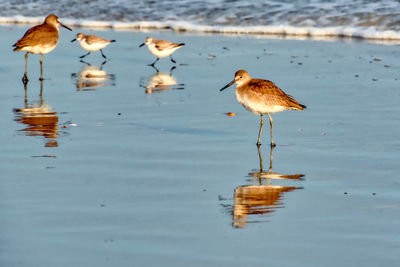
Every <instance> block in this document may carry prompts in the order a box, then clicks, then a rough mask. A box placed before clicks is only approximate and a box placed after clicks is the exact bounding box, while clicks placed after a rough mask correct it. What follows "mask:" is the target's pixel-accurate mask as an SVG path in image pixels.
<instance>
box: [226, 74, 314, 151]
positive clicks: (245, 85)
mask: <svg viewBox="0 0 400 267" xmlns="http://www.w3.org/2000/svg"><path fill="white" fill-rule="evenodd" d="M234 83H235V84H236V98H237V100H238V102H239V103H240V104H242V105H243V107H245V108H246V109H247V110H248V111H250V112H252V113H254V114H258V115H260V116H261V123H260V130H259V133H258V141H257V145H258V146H260V145H261V142H260V138H261V132H262V128H263V125H264V119H263V115H264V114H267V115H268V117H269V122H270V125H271V146H275V143H274V139H273V121H272V118H271V115H270V114H272V113H276V112H280V111H284V110H290V109H291V110H300V111H301V110H303V109H305V108H306V106H304V105H302V104H300V103H299V102H297V101H296V100H295V99H294V98H293V97H292V96H291V95H288V94H286V93H285V92H283V91H282V90H281V89H280V88H279V87H278V86H276V85H275V84H274V83H273V82H271V81H268V80H262V79H252V78H251V77H250V75H249V73H248V72H247V71H245V70H239V71H237V72H236V73H235V79H234V80H233V81H232V82H230V83H228V84H227V85H225V86H224V87H223V88H222V89H220V91H222V90H224V89H225V88H227V87H229V86H231V85H233V84H234Z"/></svg>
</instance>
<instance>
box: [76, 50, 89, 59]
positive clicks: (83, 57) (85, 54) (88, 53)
mask: <svg viewBox="0 0 400 267" xmlns="http://www.w3.org/2000/svg"><path fill="white" fill-rule="evenodd" d="M88 55H90V51H89V52H88V53H87V54H85V55H83V56H80V57H79V58H84V57H86V56H88Z"/></svg>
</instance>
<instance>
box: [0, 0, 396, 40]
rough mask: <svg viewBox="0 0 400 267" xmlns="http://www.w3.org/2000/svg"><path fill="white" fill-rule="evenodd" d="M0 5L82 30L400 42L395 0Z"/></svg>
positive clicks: (74, 0)
mask: <svg viewBox="0 0 400 267" xmlns="http://www.w3.org/2000/svg"><path fill="white" fill-rule="evenodd" d="M49 2H51V3H49ZM0 4H2V5H0V6H1V7H2V9H0V23H2V24H6V23H18V24H39V23H42V21H43V18H44V17H45V16H46V15H47V14H49V13H55V14H58V15H60V17H61V21H62V22H63V23H64V24H66V25H69V26H77V27H85V28H113V29H118V30H130V29H132V30H148V29H171V30H174V31H194V32H200V33H221V34H252V35H255V34H257V35H267V34H273V35H280V36H288V37H290V36H292V37H294V38H297V37H312V38H316V37H355V38H364V39H375V40H400V5H399V4H398V1H396V0H354V1H347V0H336V1H331V0H297V1H280V0H252V1H246V0H229V1H226V0H205V1H197V0H180V1H174V0H164V1H142V0H131V1H128V0H91V1H89V2H88V3H87V4H86V5H85V8H82V2H81V1H80V0H57V1H56V0H35V1H28V0H27V1H6V2H4V3H2V1H1V0H0ZM61 14H62V16H61ZM1 16H2V17H1Z"/></svg>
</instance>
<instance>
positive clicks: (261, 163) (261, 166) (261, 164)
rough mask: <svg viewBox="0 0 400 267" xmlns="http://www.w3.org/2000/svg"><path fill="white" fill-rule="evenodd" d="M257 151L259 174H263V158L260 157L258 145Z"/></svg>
mask: <svg viewBox="0 0 400 267" xmlns="http://www.w3.org/2000/svg"><path fill="white" fill-rule="evenodd" d="M257 149H258V159H259V160H260V173H261V172H263V158H262V155H261V150H260V146H259V145H257Z"/></svg>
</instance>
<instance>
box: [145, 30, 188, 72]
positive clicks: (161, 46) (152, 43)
mask: <svg viewBox="0 0 400 267" xmlns="http://www.w3.org/2000/svg"><path fill="white" fill-rule="evenodd" d="M144 45H147V48H148V49H149V50H150V52H151V53H152V54H153V55H155V56H156V57H157V59H156V61H154V62H153V63H152V64H149V66H154V64H156V62H157V61H158V60H159V59H160V58H163V57H167V56H170V59H171V61H172V62H173V63H176V61H175V60H174V59H173V58H172V53H174V52H175V50H177V49H179V48H180V47H182V46H184V45H185V44H184V43H180V44H176V43H172V42H170V41H165V40H157V39H153V38H151V37H147V38H146V40H145V42H144V43H143V44H141V45H139V47H142V46H144Z"/></svg>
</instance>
